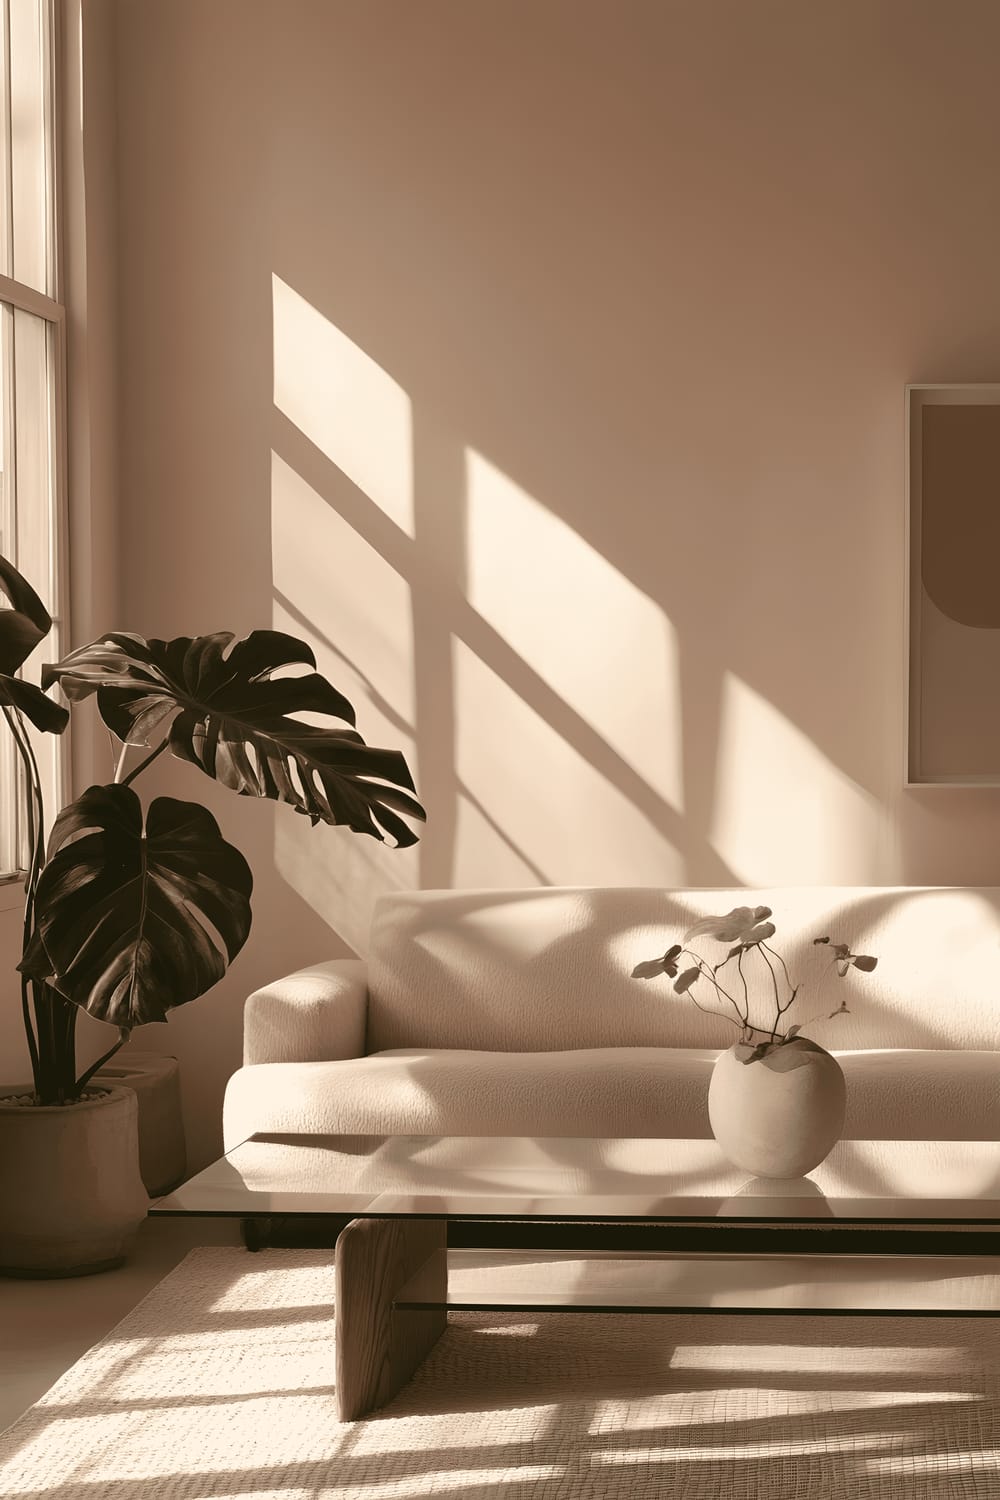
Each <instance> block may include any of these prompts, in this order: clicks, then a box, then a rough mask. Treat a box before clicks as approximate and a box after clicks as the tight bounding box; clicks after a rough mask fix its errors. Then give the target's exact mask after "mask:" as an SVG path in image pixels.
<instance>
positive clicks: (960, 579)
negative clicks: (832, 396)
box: [904, 383, 1000, 786]
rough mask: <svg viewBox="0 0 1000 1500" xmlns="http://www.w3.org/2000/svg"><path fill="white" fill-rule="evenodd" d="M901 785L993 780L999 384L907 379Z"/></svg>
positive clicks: (999, 720) (998, 736) (998, 720)
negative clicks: (916, 382) (922, 382)
mask: <svg viewBox="0 0 1000 1500" xmlns="http://www.w3.org/2000/svg"><path fill="white" fill-rule="evenodd" d="M905 519H906V541H905V546H906V626H907V628H906V653H907V661H906V675H905V681H906V714H905V722H906V754H905V773H904V781H905V785H906V786H1000V576H998V575H1000V568H998V562H1000V383H997V384H981V385H973V384H969V385H962V384H941V385H908V386H907V387H906V513H905Z"/></svg>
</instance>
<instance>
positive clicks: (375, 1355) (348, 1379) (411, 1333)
mask: <svg viewBox="0 0 1000 1500" xmlns="http://www.w3.org/2000/svg"><path fill="white" fill-rule="evenodd" d="M418 1271H420V1272H421V1273H422V1285H421V1297H422V1298H424V1297H426V1298H428V1299H430V1300H431V1301H433V1302H440V1306H432V1307H427V1308H419V1309H412V1310H411V1309H407V1310H406V1311H405V1312H404V1311H401V1310H399V1309H397V1308H396V1307H395V1306H394V1300H395V1298H396V1295H397V1293H398V1292H399V1291H400V1289H401V1288H402V1287H403V1286H405V1284H406V1283H407V1282H408V1281H409V1280H410V1278H411V1277H412V1276H414V1275H416V1273H417V1272H418ZM336 1276H337V1302H336V1308H335V1314H334V1330H335V1336H336V1363H337V1376H336V1379H337V1408H338V1413H339V1416H340V1420H341V1421H342V1422H353V1421H355V1420H356V1419H357V1418H358V1417H363V1416H364V1415H365V1414H366V1413H367V1412H370V1411H374V1410H375V1409H376V1407H379V1406H384V1405H385V1404H386V1402H387V1401H391V1399H392V1397H393V1396H394V1395H395V1394H396V1392H397V1391H398V1390H399V1389H400V1387H401V1386H403V1385H405V1384H406V1382H407V1381H408V1380H409V1378H410V1376H411V1375H412V1374H413V1372H414V1370H415V1369H416V1368H417V1366H418V1365H419V1364H420V1363H421V1362H422V1360H423V1359H424V1358H425V1356H426V1355H427V1354H428V1352H429V1351H430V1350H431V1348H432V1347H433V1346H434V1344H435V1343H436V1342H437V1340H438V1339H439V1338H440V1336H441V1334H442V1333H443V1332H444V1329H445V1325H446V1323H447V1320H448V1314H447V1310H446V1308H445V1305H444V1303H445V1297H446V1295H447V1287H448V1257H447V1243H446V1234H445V1223H444V1221H443V1220H439V1219H354V1220H352V1221H351V1223H350V1224H348V1225H347V1228H346V1229H344V1230H343V1231H342V1233H341V1235H340V1238H339V1239H338V1241H337V1266H336Z"/></svg>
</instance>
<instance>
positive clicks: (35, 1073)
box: [4, 705, 45, 1094]
mask: <svg viewBox="0 0 1000 1500" xmlns="http://www.w3.org/2000/svg"><path fill="white" fill-rule="evenodd" d="M4 716H5V718H6V720H7V726H8V728H9V729H10V732H11V735H12V736H13V739H14V744H15V745H16V747H17V752H18V755H19V756H20V757H21V763H22V765H23V767H24V774H25V778H26V781H27V797H26V800H25V812H26V814H27V822H28V830H27V831H28V851H29V855H28V869H27V871H26V873H25V881H24V924H23V930H22V936H21V955H22V957H23V956H24V954H25V953H26V952H27V949H28V944H29V943H30V941H31V936H32V933H33V931H34V911H35V887H36V886H37V884H38V876H39V873H40V870H41V865H42V854H43V851H44V846H45V809H44V807H43V805H42V785H41V778H40V776H39V773H38V762H37V761H36V760H35V754H34V751H33V750H32V748H31V741H30V740H29V738H28V732H27V730H26V728H25V725H24V720H23V719H22V717H21V715H20V713H19V712H18V710H17V709H16V708H12V707H8V706H6V705H5V707H4ZM28 989H29V984H28V979H27V976H26V975H22V978H21V1014H22V1018H23V1020H24V1034H25V1038H26V1040H27V1043H28V1055H29V1057H30V1059H31V1076H32V1082H33V1084H34V1089H35V1093H36V1094H38V1093H39V1092H40V1091H41V1089H42V1088H43V1086H44V1078H43V1053H44V1049H43V1045H42V1035H41V1026H40V1024H39V1018H38V1009H37V1005H36V1012H35V1014H36V1023H35V1024H36V1026H37V1027H38V1030H37V1032H36V1030H35V1029H34V1028H33V1027H32V1023H31V1011H30V1009H29V1006H28Z"/></svg>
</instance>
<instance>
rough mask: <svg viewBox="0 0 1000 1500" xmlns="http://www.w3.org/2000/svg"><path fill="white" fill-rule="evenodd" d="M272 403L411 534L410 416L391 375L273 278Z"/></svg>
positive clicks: (404, 397)
mask: <svg viewBox="0 0 1000 1500" xmlns="http://www.w3.org/2000/svg"><path fill="white" fill-rule="evenodd" d="M271 285H272V303H273V320H274V404H275V406H276V407H277V408H278V410H279V411H281V412H284V414H285V416H286V417H288V419H289V421H291V422H294V424H295V426H296V427H297V428H298V429H299V431H300V432H302V433H304V434H305V436H306V437H307V438H308V439H309V441H310V442H312V443H315V445H316V447H317V448H319V449H320V451H321V452H322V453H325V454H326V456H327V458H329V459H330V460H331V461H332V462H333V463H335V464H336V465H337V467H338V468H339V469H341V470H342V471H343V472H344V473H345V474H346V475H347V477H348V478H349V479H351V480H352V481H353V482H354V483H355V484H356V485H357V487H358V489H360V490H362V491H363V492H364V493H365V495H367V496H368V498H369V499H370V500H373V501H374V502H375V504H376V505H377V506H378V507H379V508H380V509H381V510H383V511H384V512H385V514H386V515H387V516H388V517H389V519H390V520H392V521H395V523H396V525H397V526H399V527H401V528H402V530H403V531H405V532H406V534H407V535H408V536H412V535H413V415H412V411H411V406H410V398H409V396H408V395H407V394H406V392H405V391H404V390H403V389H402V387H401V386H399V385H397V383H396V381H395V380H393V378H392V376H391V375H389V374H387V373H386V371H385V370H383V369H382V366H381V365H378V364H376V363H375V361H374V360H373V359H372V358H371V356H370V355H369V354H366V353H365V351H364V350H363V349H361V348H360V347H359V346H358V345H357V344H356V343H354V341H353V340H352V339H350V338H348V337H347V335H346V333H342V332H341V330H340V329H339V328H337V327H336V326H335V325H334V324H333V323H331V322H330V320H329V318H325V317H324V316H323V314H322V313H321V312H319V311H318V310H317V309H316V308H315V307H313V306H312V304H311V303H310V302H307V301H306V299H305V298H304V297H302V296H300V295H299V293H298V292H296V291H295V290H293V288H292V287H290V286H288V285H287V283H286V282H284V281H282V279H281V277H280V276H275V275H273V274H272V277H271Z"/></svg>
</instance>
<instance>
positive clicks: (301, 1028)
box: [243, 958, 368, 1063]
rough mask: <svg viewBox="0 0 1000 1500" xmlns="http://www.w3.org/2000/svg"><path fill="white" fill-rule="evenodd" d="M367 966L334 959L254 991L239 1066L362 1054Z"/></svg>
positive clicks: (317, 1059) (246, 1015)
mask: <svg viewBox="0 0 1000 1500" xmlns="http://www.w3.org/2000/svg"><path fill="white" fill-rule="evenodd" d="M367 1009H368V966H367V964H365V963H364V962H363V961H362V960H361V959H357V958H339V959H331V960H329V962H327V963H323V964H313V965H312V967H311V968H308V969H298V970H297V971H296V973H294V974H288V975H286V977H285V978H284V979H281V980H279V981H278V982H277V983H276V984H270V985H265V986H264V988H263V989H260V990H256V991H255V992H254V994H252V995H251V996H250V997H249V998H248V1000H247V1003H246V1009H245V1011H244V1017H243V1061H244V1062H245V1063H259V1062H324V1061H329V1060H330V1059H331V1058H335V1057H358V1056H360V1055H361V1054H362V1053H363V1052H364V1050H365V1022H366V1016H367Z"/></svg>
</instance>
